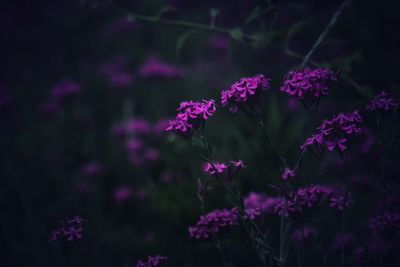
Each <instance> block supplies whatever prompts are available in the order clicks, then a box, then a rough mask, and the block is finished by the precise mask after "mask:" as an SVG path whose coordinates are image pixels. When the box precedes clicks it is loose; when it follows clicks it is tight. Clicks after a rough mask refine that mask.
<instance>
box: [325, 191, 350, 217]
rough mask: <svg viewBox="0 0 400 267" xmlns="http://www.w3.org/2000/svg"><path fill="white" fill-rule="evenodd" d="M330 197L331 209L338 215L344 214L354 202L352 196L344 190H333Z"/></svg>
mask: <svg viewBox="0 0 400 267" xmlns="http://www.w3.org/2000/svg"><path fill="white" fill-rule="evenodd" d="M329 197H330V199H329V207H330V208H331V209H332V210H334V211H335V212H336V213H338V214H340V213H342V212H343V211H344V210H345V209H346V208H347V207H348V206H349V205H350V203H351V201H352V197H351V194H350V193H349V192H345V191H344V190H337V189H336V190H332V192H331V193H330V196H329Z"/></svg>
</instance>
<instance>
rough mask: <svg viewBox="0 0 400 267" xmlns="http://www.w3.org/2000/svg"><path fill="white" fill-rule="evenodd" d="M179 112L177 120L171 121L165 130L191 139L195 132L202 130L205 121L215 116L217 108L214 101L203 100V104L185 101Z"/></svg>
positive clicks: (178, 109)
mask: <svg viewBox="0 0 400 267" xmlns="http://www.w3.org/2000/svg"><path fill="white" fill-rule="evenodd" d="M177 111H178V114H177V115H176V117H175V119H173V120H170V121H169V125H168V127H167V128H166V129H165V130H166V131H168V132H169V131H171V132H174V133H176V134H178V135H181V136H183V137H185V138H187V139H189V138H190V137H192V135H193V132H194V131H195V130H198V129H202V128H203V127H204V123H205V121H206V120H208V119H209V118H210V117H212V116H213V115H214V113H215V111H216V106H215V101H214V100H212V99H210V100H204V99H203V100H202V101H201V102H195V101H184V102H181V104H180V105H179V107H178V108H177Z"/></svg>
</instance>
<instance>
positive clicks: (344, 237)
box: [331, 233, 354, 253]
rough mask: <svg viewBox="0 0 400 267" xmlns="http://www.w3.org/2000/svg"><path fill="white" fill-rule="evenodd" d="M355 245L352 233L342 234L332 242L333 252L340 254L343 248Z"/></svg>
mask: <svg viewBox="0 0 400 267" xmlns="http://www.w3.org/2000/svg"><path fill="white" fill-rule="evenodd" d="M353 244H354V235H353V234H352V233H340V234H337V235H336V236H335V238H334V239H333V241H332V245H331V251H332V252H334V253H335V252H338V251H340V249H341V248H342V247H346V248H348V247H350V246H351V245H353ZM346 250H348V249H346Z"/></svg>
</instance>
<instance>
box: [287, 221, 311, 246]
mask: <svg viewBox="0 0 400 267" xmlns="http://www.w3.org/2000/svg"><path fill="white" fill-rule="evenodd" d="M316 235H317V230H316V229H315V228H314V227H311V226H307V225H306V226H303V227H301V228H299V229H296V230H294V231H293V234H292V239H293V240H294V241H295V242H296V243H297V244H298V245H300V246H305V245H307V244H309V243H310V242H311V240H312V238H313V237H314V236H316Z"/></svg>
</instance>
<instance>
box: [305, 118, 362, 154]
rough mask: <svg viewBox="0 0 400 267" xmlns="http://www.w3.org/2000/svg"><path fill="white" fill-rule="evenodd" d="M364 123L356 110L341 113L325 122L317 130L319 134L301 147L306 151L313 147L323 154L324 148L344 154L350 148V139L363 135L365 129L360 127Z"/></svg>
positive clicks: (314, 135)
mask: <svg viewBox="0 0 400 267" xmlns="http://www.w3.org/2000/svg"><path fill="white" fill-rule="evenodd" d="M362 121H363V119H362V117H361V115H360V113H359V112H358V111H357V110H356V111H353V112H351V113H348V114H345V113H340V114H337V115H334V116H333V117H332V118H331V119H325V120H323V122H322V124H321V125H320V126H319V127H318V128H317V133H315V134H313V135H312V136H311V137H309V138H308V139H307V140H306V141H305V143H304V144H303V145H302V146H301V150H303V151H305V150H307V149H308V148H310V147H313V148H314V149H315V151H316V152H322V150H323V149H324V148H326V149H327V150H328V151H339V152H342V151H344V150H346V149H347V148H348V142H349V139H350V138H351V137H353V136H357V135H360V134H363V133H364V132H365V130H364V128H362V127H360V124H361V122H362Z"/></svg>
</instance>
